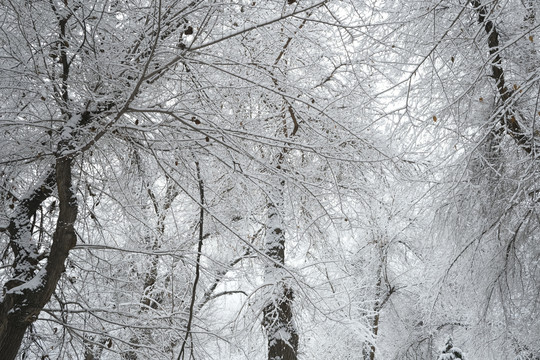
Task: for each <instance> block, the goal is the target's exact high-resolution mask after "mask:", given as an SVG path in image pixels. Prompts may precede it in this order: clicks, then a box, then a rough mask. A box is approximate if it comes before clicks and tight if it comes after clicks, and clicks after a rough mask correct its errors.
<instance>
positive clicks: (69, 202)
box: [0, 157, 77, 360]
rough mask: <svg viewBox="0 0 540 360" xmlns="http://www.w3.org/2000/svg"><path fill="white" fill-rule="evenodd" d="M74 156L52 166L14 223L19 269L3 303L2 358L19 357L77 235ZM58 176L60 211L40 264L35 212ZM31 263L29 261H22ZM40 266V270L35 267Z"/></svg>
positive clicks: (12, 235)
mask: <svg viewBox="0 0 540 360" xmlns="http://www.w3.org/2000/svg"><path fill="white" fill-rule="evenodd" d="M71 167H72V160H71V159H70V158H67V157H60V158H58V159H57V161H56V168H55V171H53V170H51V173H49V174H48V175H47V176H46V180H45V181H44V183H43V185H42V186H40V187H38V188H36V189H35V190H34V192H33V193H32V194H31V195H29V196H28V198H27V199H26V200H23V201H21V203H20V204H19V209H18V210H17V211H16V213H15V216H14V217H13V219H12V221H11V223H10V229H9V232H10V245H11V248H12V250H13V251H14V255H15V261H14V264H13V266H14V271H13V273H14V275H15V277H14V278H13V279H11V280H10V281H8V282H7V283H6V284H5V286H4V292H5V294H4V299H3V301H2V303H0V354H1V356H2V360H12V359H15V357H16V356H17V353H18V351H19V348H20V346H21V343H22V340H23V337H24V333H25V332H26V329H27V328H28V327H29V326H30V325H31V324H32V323H33V322H34V321H35V320H36V319H37V317H38V315H39V313H40V312H41V310H42V309H43V307H44V306H45V304H47V302H49V300H50V298H51V296H52V294H53V292H54V290H55V288H56V285H57V284H58V281H59V279H60V276H61V275H62V273H63V272H64V262H65V260H66V258H67V256H68V254H69V251H70V250H71V249H72V248H73V247H74V246H75V243H76V241H77V238H76V235H75V229H74V223H75V220H76V218H77V199H76V196H75V193H74V191H73V188H72V181H71ZM52 179H55V181H56V186H57V189H58V199H59V207H60V212H59V215H58V220H57V223H56V230H55V233H54V235H53V241H52V246H51V249H50V253H49V256H48V258H47V264H46V265H45V266H44V267H43V268H41V269H39V270H38V269H37V268H38V261H37V260H38V257H37V252H36V250H35V246H34V247H33V246H31V244H32V239H31V234H30V228H29V226H30V225H29V224H30V221H29V220H30V218H31V217H32V216H33V215H34V214H35V212H36V210H37V208H38V207H39V205H40V204H41V203H42V202H43V201H44V200H45V199H46V198H47V197H48V196H50V195H51V193H52V187H51V186H50V185H51V182H52ZM23 265H29V266H23ZM36 271H37V273H36Z"/></svg>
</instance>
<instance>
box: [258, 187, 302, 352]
mask: <svg viewBox="0 0 540 360" xmlns="http://www.w3.org/2000/svg"><path fill="white" fill-rule="evenodd" d="M284 185H285V184H284V182H281V183H280V187H279V188H278V189H277V190H276V191H274V199H271V200H270V203H269V204H268V229H267V231H268V233H267V236H266V249H265V253H266V255H267V256H268V257H269V258H270V259H271V260H272V261H273V262H272V263H271V264H268V265H267V269H266V274H267V277H272V278H274V280H275V281H276V282H277V284H276V285H277V286H278V290H277V291H276V292H275V293H274V294H273V297H272V299H270V300H269V302H268V304H267V305H266V306H265V308H264V310H263V322H262V324H263V327H264V328H265V330H266V334H267V338H268V360H296V359H297V354H298V339H299V337H298V331H297V329H296V326H295V324H294V321H293V311H292V303H293V299H294V294H293V290H292V289H291V288H290V287H289V286H288V285H287V284H285V283H283V282H282V281H281V280H280V279H276V277H278V276H281V275H282V271H283V266H284V265H285V231H284V224H283V219H282V217H281V212H280V210H281V209H282V206H283V187H284Z"/></svg>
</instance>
